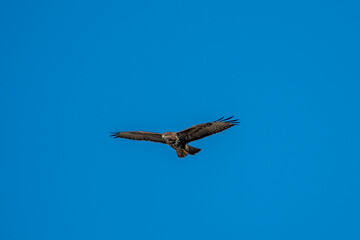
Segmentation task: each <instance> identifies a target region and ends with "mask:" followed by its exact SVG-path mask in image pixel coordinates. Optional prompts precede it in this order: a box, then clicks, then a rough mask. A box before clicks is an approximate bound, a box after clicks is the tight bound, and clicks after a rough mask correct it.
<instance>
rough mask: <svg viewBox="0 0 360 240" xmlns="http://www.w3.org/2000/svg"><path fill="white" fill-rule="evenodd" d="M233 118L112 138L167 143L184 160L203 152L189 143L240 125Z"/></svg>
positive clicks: (125, 133) (126, 133) (136, 132)
mask: <svg viewBox="0 0 360 240" xmlns="http://www.w3.org/2000/svg"><path fill="white" fill-rule="evenodd" d="M232 118H233V117H229V118H226V119H224V118H223V117H222V118H220V119H218V120H216V121H214V122H209V123H202V124H198V125H195V126H193V127H190V128H187V129H185V130H182V131H180V132H166V133H164V134H161V133H153V132H143V131H131V132H114V133H112V134H111V136H112V137H114V138H127V139H132V140H140V141H152V142H158V143H165V144H168V145H170V147H172V148H174V149H175V150H176V153H177V155H178V157H181V158H182V157H186V156H187V155H189V154H190V155H195V154H196V153H198V152H200V151H201V149H199V148H195V147H192V146H190V145H188V143H189V142H192V141H196V140H199V139H201V138H204V137H207V136H210V135H213V134H216V133H219V132H222V131H224V130H226V129H228V128H231V127H233V126H235V125H237V124H239V122H238V120H237V119H232Z"/></svg>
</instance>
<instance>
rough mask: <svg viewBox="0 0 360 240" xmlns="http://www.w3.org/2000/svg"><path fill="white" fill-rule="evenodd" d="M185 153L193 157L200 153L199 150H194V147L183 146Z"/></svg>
mask: <svg viewBox="0 0 360 240" xmlns="http://www.w3.org/2000/svg"><path fill="white" fill-rule="evenodd" d="M185 151H186V152H187V153H188V154H191V155H195V154H197V153H199V152H200V151H201V149H200V148H196V147H192V146H190V145H186V146H185Z"/></svg>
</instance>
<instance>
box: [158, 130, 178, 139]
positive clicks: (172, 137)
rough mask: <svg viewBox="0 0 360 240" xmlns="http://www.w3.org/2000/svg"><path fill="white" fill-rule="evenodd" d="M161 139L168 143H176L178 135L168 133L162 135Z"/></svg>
mask: <svg viewBox="0 0 360 240" xmlns="http://www.w3.org/2000/svg"><path fill="white" fill-rule="evenodd" d="M161 137H162V138H163V139H164V140H166V141H175V140H176V133H174V132H166V133H163V134H162V135H161Z"/></svg>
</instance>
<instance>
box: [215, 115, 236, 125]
mask: <svg viewBox="0 0 360 240" xmlns="http://www.w3.org/2000/svg"><path fill="white" fill-rule="evenodd" d="M233 117H234V116H231V117H228V118H225V119H224V117H222V118H219V119H218V120H216V121H215V122H226V123H231V124H234V125H238V124H239V123H240V122H239V119H232V118H233Z"/></svg>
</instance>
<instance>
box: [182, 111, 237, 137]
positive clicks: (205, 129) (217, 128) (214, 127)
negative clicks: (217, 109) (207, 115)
mask: <svg viewBox="0 0 360 240" xmlns="http://www.w3.org/2000/svg"><path fill="white" fill-rule="evenodd" d="M232 118H233V117H229V118H226V119H224V118H223V117H222V118H220V119H218V120H216V121H214V122H209V123H203V124H199V125H195V126H193V127H191V128H188V129H185V130H182V131H181V132H178V133H177V135H178V137H179V138H180V139H181V140H183V141H185V142H187V143H188V142H192V141H195V140H198V139H201V138H204V137H207V136H210V135H213V134H215V133H219V132H222V131H224V130H226V129H228V128H231V127H232V126H235V125H237V124H239V122H238V119H232Z"/></svg>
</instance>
